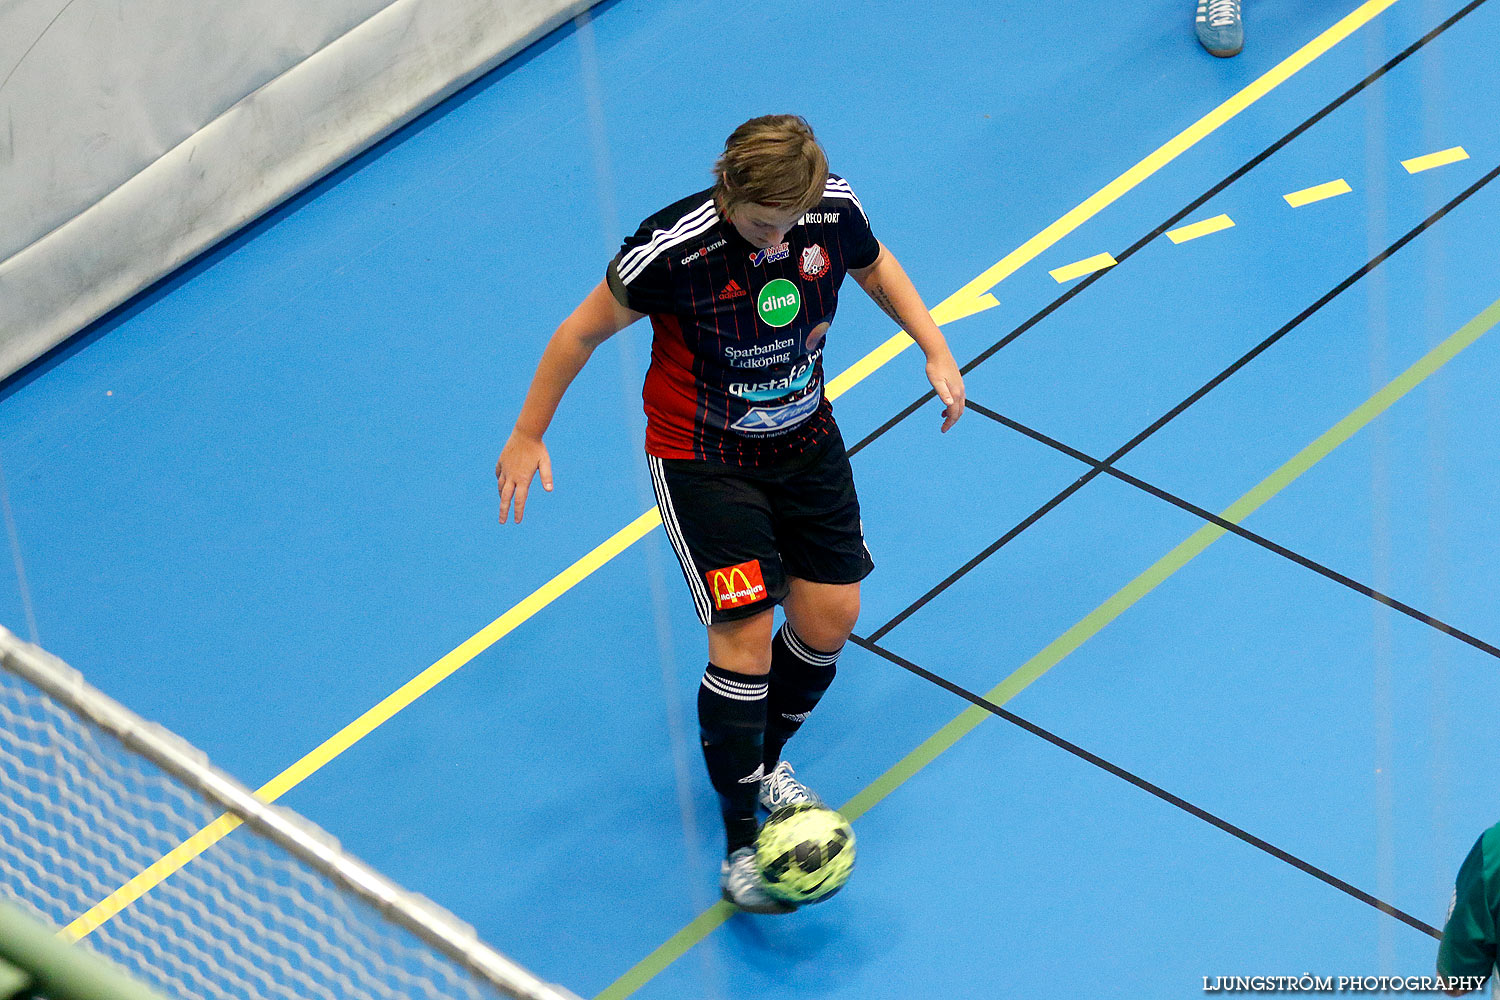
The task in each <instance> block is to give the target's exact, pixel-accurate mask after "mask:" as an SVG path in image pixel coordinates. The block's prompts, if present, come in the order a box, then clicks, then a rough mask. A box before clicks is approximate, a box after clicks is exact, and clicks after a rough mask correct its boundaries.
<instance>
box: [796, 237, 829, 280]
mask: <svg viewBox="0 0 1500 1000" xmlns="http://www.w3.org/2000/svg"><path fill="white" fill-rule="evenodd" d="M798 270H800V271H801V272H802V280H803V281H816V280H817V279H818V278H821V277H823V275H825V274H827V273H828V254H827V253H826V252H825V251H824V250H823V248H822V247H820V246H818V244H816V243H814V244H813V245H812V246H810V247H808V248H807V249H806V250H803V251H802V263H801V264H800V265H799V266H798Z"/></svg>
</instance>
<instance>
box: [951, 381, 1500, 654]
mask: <svg viewBox="0 0 1500 1000" xmlns="http://www.w3.org/2000/svg"><path fill="white" fill-rule="evenodd" d="M968 407H969V409H971V410H974V411H975V412H976V413H979V414H980V415H982V416H985V417H988V418H989V419H991V420H993V421H995V422H996V423H999V424H1002V425H1004V426H1006V427H1009V428H1010V429H1011V430H1013V431H1017V432H1018V433H1021V434H1024V435H1026V436H1027V437H1029V438H1031V439H1032V440H1033V441H1038V442H1040V443H1042V444H1044V445H1046V446H1047V447H1049V448H1052V449H1054V450H1055V451H1060V452H1062V453H1063V454H1064V455H1067V456H1068V457H1069V458H1074V459H1077V460H1078V461H1080V462H1083V463H1085V464H1087V465H1092V466H1094V467H1095V468H1096V469H1097V470H1098V471H1100V472H1103V473H1105V474H1107V475H1110V476H1114V477H1115V478H1116V479H1118V480H1120V482H1122V483H1129V484H1130V485H1131V486H1134V487H1135V488H1136V489H1138V490H1142V491H1144V492H1146V493H1149V494H1151V495H1152V496H1154V497H1156V498H1157V499H1159V500H1165V501H1166V502H1167V503H1169V504H1172V505H1173V506H1176V507H1180V508H1181V509H1183V510H1185V511H1187V512H1188V513H1189V514H1193V515H1196V516H1197V517H1201V518H1202V519H1203V520H1205V521H1209V522H1211V523H1213V524H1216V525H1218V526H1219V527H1221V528H1223V529H1224V530H1226V531H1230V532H1233V533H1234V534H1236V535H1239V536H1240V537H1241V538H1244V539H1247V540H1249V541H1252V542H1254V543H1255V544H1256V545H1259V546H1261V547H1262V548H1264V549H1269V550H1270V551H1272V552H1274V553H1276V554H1277V555H1279V556H1284V557H1285V558H1287V559H1290V560H1291V561H1292V562H1294V563H1296V564H1297V565H1299V566H1302V567H1305V568H1307V569H1310V570H1312V571H1313V572H1314V573H1317V574H1319V575H1321V576H1325V577H1327V578H1328V579H1330V580H1332V581H1333V582H1335V583H1341V584H1343V585H1344V586H1345V587H1348V588H1349V589H1350V590H1352V591H1354V592H1355V593H1359V594H1363V595H1364V596H1366V597H1368V598H1371V599H1372V600H1375V601H1378V602H1380V603H1381V604H1384V605H1385V606H1386V607H1388V608H1391V609H1393V610H1396V611H1399V612H1401V613H1402V614H1403V615H1406V616H1407V617H1409V618H1413V619H1415V620H1416V621H1419V622H1421V623H1422V624H1423V625H1430V626H1432V627H1433V628H1435V629H1437V630H1438V631H1439V632H1443V633H1446V634H1447V635H1451V636H1452V637H1453V638H1455V639H1458V640H1459V641H1461V642H1466V643H1468V644H1469V645H1470V646H1473V647H1474V648H1475V649H1477V650H1479V651H1480V652H1482V653H1488V654H1489V655H1491V656H1493V657H1496V658H1497V659H1500V647H1497V646H1495V645H1493V644H1492V643H1488V642H1485V641H1484V640H1483V639H1480V638H1478V637H1477V636H1473V635H1470V634H1469V633H1468V632H1465V631H1464V630H1463V629H1460V628H1457V627H1455V626H1453V625H1449V624H1448V623H1447V622H1445V621H1443V620H1442V619H1441V618H1436V617H1434V616H1432V615H1429V614H1427V613H1426V612H1424V611H1418V610H1417V609H1416V608H1414V607H1412V606H1411V605H1410V604H1406V603H1404V602H1402V601H1398V600H1396V599H1395V598H1394V597H1391V596H1389V595H1387V594H1383V593H1381V592H1380V591H1378V590H1376V589H1375V588H1374V587H1370V586H1367V585H1366V584H1363V583H1360V582H1359V581H1358V580H1356V579H1354V578H1353V577H1351V576H1346V575H1344V574H1343V573H1340V572H1339V571H1338V570H1336V569H1332V568H1330V567H1328V566H1324V565H1323V564H1322V563H1320V562H1317V561H1316V560H1314V559H1310V558H1308V557H1307V556H1305V555H1302V554H1301V553H1300V552H1296V551H1293V550H1292V549H1289V548H1287V547H1286V546H1285V545H1282V544H1280V543H1279V542H1273V541H1272V540H1271V539H1269V538H1267V537H1266V536H1264V535H1261V534H1257V533H1256V532H1254V531H1251V530H1250V529H1249V528H1246V527H1244V526H1243V525H1239V524H1236V523H1234V522H1233V521H1227V520H1225V519H1224V518H1222V517H1220V516H1219V515H1218V514H1215V513H1214V512H1213V511H1210V510H1206V509H1205V508H1203V507H1199V506H1198V505H1197V504H1195V503H1193V502H1191V501H1189V500H1184V499H1183V498H1182V497H1179V496H1177V495H1176V494H1174V493H1169V492H1167V491H1166V490H1164V489H1161V488H1160V487H1158V486H1153V485H1152V484H1150V483H1148V482H1146V481H1145V480H1143V479H1138V478H1136V477H1135V476H1132V475H1131V474H1130V473H1128V472H1122V471H1121V470H1119V469H1116V468H1115V467H1114V466H1112V465H1108V464H1107V463H1105V462H1104V461H1102V460H1100V459H1097V458H1094V457H1093V456H1091V455H1087V454H1085V453H1084V452H1081V451H1079V450H1078V449H1077V448H1073V447H1071V446H1069V445H1066V444H1063V443H1062V442H1061V441H1058V440H1056V439H1055V438H1052V437H1050V436H1048V435H1046V434H1044V433H1042V432H1041V431H1039V430H1036V429H1035V428H1033V427H1028V426H1026V425H1025V424H1023V423H1021V422H1020V421H1018V420H1012V419H1011V418H1009V417H1007V416H1005V415H1004V414H1001V413H996V412H995V411H994V410H992V409H990V408H989V407H987V406H984V405H983V404H981V403H976V402H975V401H974V400H972V399H971V400H969V402H968Z"/></svg>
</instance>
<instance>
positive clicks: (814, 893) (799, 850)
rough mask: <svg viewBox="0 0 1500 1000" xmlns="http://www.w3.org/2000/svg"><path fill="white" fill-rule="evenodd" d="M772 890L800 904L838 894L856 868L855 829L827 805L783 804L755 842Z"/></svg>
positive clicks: (762, 828)
mask: <svg viewBox="0 0 1500 1000" xmlns="http://www.w3.org/2000/svg"><path fill="white" fill-rule="evenodd" d="M755 862H756V864H757V865H759V866H760V873H761V877H762V879H764V881H765V886H766V891H767V892H769V893H770V894H771V895H773V896H775V897H776V898H778V899H782V900H785V901H786V902H788V903H796V904H799V905H802V904H806V903H818V902H822V901H823V900H825V899H827V898H828V897H829V896H832V895H833V894H834V893H836V892H838V891H839V889H841V888H842V887H843V885H844V883H845V882H847V881H848V880H849V873H850V872H851V871H852V870H853V869H854V831H853V830H852V829H850V828H849V821H848V820H846V819H844V817H843V816H841V815H840V814H839V813H837V812H835V811H834V810H832V809H830V808H828V807H827V806H825V805H821V804H819V803H813V802H802V803H799V804H797V805H794V806H782V807H781V808H780V809H778V810H776V811H775V812H773V813H772V814H771V818H770V819H768V820H766V825H765V826H763V827H761V828H760V837H759V839H757V840H756V842H755Z"/></svg>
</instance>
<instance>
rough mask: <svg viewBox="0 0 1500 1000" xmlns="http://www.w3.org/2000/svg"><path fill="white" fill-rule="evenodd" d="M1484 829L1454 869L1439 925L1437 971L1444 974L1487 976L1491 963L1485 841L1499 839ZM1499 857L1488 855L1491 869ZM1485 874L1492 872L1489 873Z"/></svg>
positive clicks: (1490, 893) (1492, 928)
mask: <svg viewBox="0 0 1500 1000" xmlns="http://www.w3.org/2000/svg"><path fill="white" fill-rule="evenodd" d="M1494 833H1495V831H1494V830H1489V831H1486V832H1485V834H1484V836H1482V837H1480V838H1479V840H1478V841H1477V842H1476V843H1475V844H1474V849H1473V850H1472V851H1470V852H1469V856H1468V857H1467V858H1465V859H1464V863H1463V865H1462V867H1460V868H1459V870H1458V879H1457V881H1456V882H1455V884H1454V888H1453V907H1452V909H1450V910H1449V912H1448V922H1447V924H1446V925H1444V927H1443V943H1442V944H1441V945H1440V946H1439V947H1438V960H1437V968H1438V972H1439V973H1440V974H1442V975H1444V976H1487V975H1489V973H1490V969H1492V968H1493V967H1494V965H1495V910H1494V906H1493V905H1492V897H1493V896H1495V895H1496V891H1495V890H1493V889H1491V888H1490V887H1489V886H1488V885H1487V882H1489V881H1490V880H1489V879H1487V878H1486V877H1485V876H1486V874H1487V873H1486V865H1485V850H1484V848H1485V841H1486V840H1490V841H1492V847H1493V846H1495V844H1494V843H1493V842H1494V841H1500V837H1492V836H1491V835H1492V834H1494ZM1497 861H1500V858H1492V859H1491V864H1490V866H1489V867H1490V868H1492V869H1493V868H1494V867H1495V864H1496V862H1497ZM1489 874H1493V872H1490V873H1489Z"/></svg>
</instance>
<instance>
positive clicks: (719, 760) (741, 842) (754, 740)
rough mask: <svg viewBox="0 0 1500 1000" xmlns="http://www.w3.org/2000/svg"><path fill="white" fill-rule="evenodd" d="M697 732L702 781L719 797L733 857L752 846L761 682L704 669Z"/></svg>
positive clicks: (762, 717)
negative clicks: (704, 772) (703, 768)
mask: <svg viewBox="0 0 1500 1000" xmlns="http://www.w3.org/2000/svg"><path fill="white" fill-rule="evenodd" d="M698 731H699V735H700V736H701V738H702V741H703V760H704V762H705V763H707V764H708V780H709V781H711V782H712V783H713V786H714V791H716V792H718V793H719V804H720V806H721V808H722V810H723V813H724V832H725V834H726V836H727V837H728V841H729V850H728V852H727V853H729V854H733V853H734V852H735V851H736V850H737V849H739V848H741V847H748V846H750V845H752V844H754V843H755V836H756V834H757V833H758V832H759V827H758V826H757V824H756V822H755V800H756V796H757V795H758V794H759V792H760V778H761V775H762V774H763V773H764V772H763V767H764V765H763V764H762V763H761V757H762V753H763V741H764V739H765V733H766V679H765V678H764V677H757V676H754V675H751V674H737V673H735V672H734V671H733V670H725V669H724V668H723V667H720V666H715V665H714V664H712V663H710V664H709V665H708V669H707V670H705V671H704V672H703V683H702V684H701V685H699V687H698Z"/></svg>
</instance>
